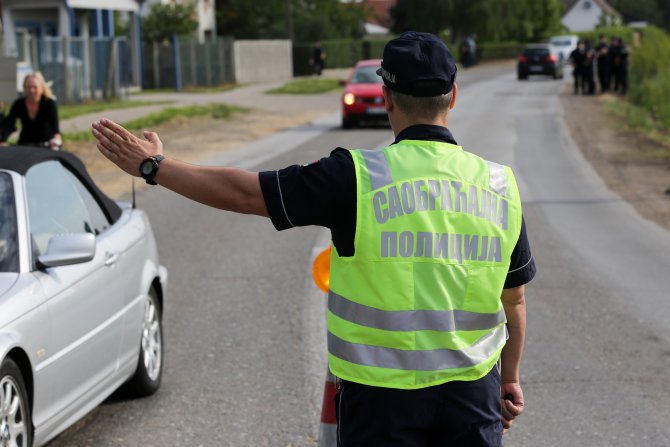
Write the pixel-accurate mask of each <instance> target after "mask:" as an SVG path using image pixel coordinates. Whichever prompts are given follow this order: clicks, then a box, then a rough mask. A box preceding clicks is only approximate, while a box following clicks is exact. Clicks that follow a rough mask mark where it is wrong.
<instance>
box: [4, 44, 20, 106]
mask: <svg viewBox="0 0 670 447" xmlns="http://www.w3.org/2000/svg"><path fill="white" fill-rule="evenodd" d="M16 97H17V93H16V58H15V57H2V56H0V102H4V103H5V106H6V107H9V106H10V105H11V103H12V101H14V100H15V99H16Z"/></svg>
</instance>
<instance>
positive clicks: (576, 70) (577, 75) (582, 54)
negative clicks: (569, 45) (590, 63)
mask: <svg viewBox="0 0 670 447" xmlns="http://www.w3.org/2000/svg"><path fill="white" fill-rule="evenodd" d="M585 61H586V51H585V48H584V42H583V41H581V40H580V41H579V42H577V47H576V48H575V49H574V50H572V52H570V63H571V64H572V78H573V79H574V81H575V90H574V93H575V95H578V94H579V91H580V90H581V89H582V87H583V81H582V74H583V71H584V62H585Z"/></svg>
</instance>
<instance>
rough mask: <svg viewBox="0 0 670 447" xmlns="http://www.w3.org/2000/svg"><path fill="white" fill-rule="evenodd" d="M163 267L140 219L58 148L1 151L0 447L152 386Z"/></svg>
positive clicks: (156, 376) (29, 441)
mask: <svg viewBox="0 0 670 447" xmlns="http://www.w3.org/2000/svg"><path fill="white" fill-rule="evenodd" d="M166 286H167V270H166V269H165V267H163V266H161V265H160V263H159V260H158V250H157V246H156V241H155V239H154V236H153V232H152V229H151V225H150V223H149V219H148V217H147V215H146V214H145V213H144V212H143V211H141V210H139V209H137V208H135V207H134V206H133V205H132V204H127V203H121V202H115V201H113V200H111V199H110V198H108V197H107V196H106V195H105V194H104V193H103V192H102V191H100V190H99V189H98V188H97V186H96V185H95V183H94V182H93V180H91V178H90V176H89V175H88V173H87V172H86V169H85V168H84V165H83V163H82V162H81V161H80V160H79V159H78V158H77V157H75V156H74V155H72V154H70V153H67V152H64V151H60V152H58V151H52V150H50V149H41V148H29V147H7V148H2V150H0V446H22V447H31V446H40V445H43V444H44V443H46V442H48V441H49V440H50V439H52V438H54V437H55V436H56V435H58V434H59V433H60V432H62V431H63V430H65V429H66V428H68V427H69V426H70V425H72V424H73V423H74V422H76V421H77V420H79V419H80V418H81V417H83V416H84V415H85V414H86V413H88V412H89V411H91V410H92V409H94V408H95V407H96V406H97V405H98V404H99V403H101V402H102V401H103V400H104V399H105V398H107V397H108V396H109V395H110V394H112V392H114V391H115V390H116V389H117V388H119V387H120V386H122V385H123V386H125V387H126V388H127V389H128V391H129V393H130V394H132V395H135V396H148V395H150V394H153V393H154V392H156V390H158V388H159V386H160V384H161V378H162V373H163V335H162V333H163V331H162V312H163V309H164V304H165V303H164V297H165V292H166Z"/></svg>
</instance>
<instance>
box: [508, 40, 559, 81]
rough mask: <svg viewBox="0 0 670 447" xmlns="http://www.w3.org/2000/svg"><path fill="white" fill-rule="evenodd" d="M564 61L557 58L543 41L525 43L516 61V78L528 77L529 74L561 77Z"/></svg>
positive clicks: (549, 46)
mask: <svg viewBox="0 0 670 447" xmlns="http://www.w3.org/2000/svg"><path fill="white" fill-rule="evenodd" d="M564 66H565V63H564V62H563V60H562V59H559V57H558V55H557V53H556V52H555V51H554V50H553V48H552V46H551V45H549V44H545V43H538V44H531V45H526V46H525V47H524V48H523V50H522V51H521V54H520V55H519V59H518V62H517V78H518V79H519V80H524V79H528V76H529V75H545V76H551V77H553V78H554V79H559V78H563V67H564Z"/></svg>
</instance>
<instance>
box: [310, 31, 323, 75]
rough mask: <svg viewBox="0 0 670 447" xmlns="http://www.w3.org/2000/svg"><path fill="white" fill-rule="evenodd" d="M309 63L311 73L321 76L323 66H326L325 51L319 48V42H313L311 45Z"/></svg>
mask: <svg viewBox="0 0 670 447" xmlns="http://www.w3.org/2000/svg"><path fill="white" fill-rule="evenodd" d="M309 63H310V64H311V65H312V73H313V74H315V75H317V76H321V72H323V69H324V67H325V66H326V52H325V51H323V48H321V42H320V41H318V40H317V41H316V42H314V46H313V47H312V57H310V59H309Z"/></svg>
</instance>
